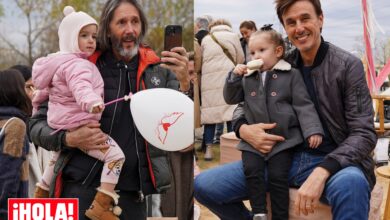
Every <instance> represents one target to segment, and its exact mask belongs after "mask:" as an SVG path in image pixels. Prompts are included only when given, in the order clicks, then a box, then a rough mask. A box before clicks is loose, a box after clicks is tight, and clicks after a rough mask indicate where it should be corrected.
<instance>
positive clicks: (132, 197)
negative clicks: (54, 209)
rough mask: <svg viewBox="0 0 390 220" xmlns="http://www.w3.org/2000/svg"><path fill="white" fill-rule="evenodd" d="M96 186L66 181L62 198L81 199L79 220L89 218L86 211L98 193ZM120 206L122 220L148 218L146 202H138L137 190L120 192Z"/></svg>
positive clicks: (142, 219) (143, 219) (144, 219)
mask: <svg viewBox="0 0 390 220" xmlns="http://www.w3.org/2000/svg"><path fill="white" fill-rule="evenodd" d="M96 192H97V191H96V189H95V188H94V187H86V186H83V185H80V184H76V183H70V182H64V187H63V191H62V194H61V197H62V198H78V199H79V220H87V219H89V218H87V217H86V216H85V211H86V210H87V209H88V208H89V206H90V205H91V204H92V201H93V199H94V198H95V195H96ZM118 194H119V196H120V198H119V204H118V205H119V207H121V209H122V214H121V215H120V216H119V218H120V219H121V220H122V219H123V220H128V219H131V220H146V203H145V200H144V201H143V202H138V201H137V200H138V193H137V192H123V191H121V192H118Z"/></svg>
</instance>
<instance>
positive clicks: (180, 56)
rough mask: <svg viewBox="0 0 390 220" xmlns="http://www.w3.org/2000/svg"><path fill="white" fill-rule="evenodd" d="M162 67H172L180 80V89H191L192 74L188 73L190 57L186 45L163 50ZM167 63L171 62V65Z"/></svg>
mask: <svg viewBox="0 0 390 220" xmlns="http://www.w3.org/2000/svg"><path fill="white" fill-rule="evenodd" d="M161 55H162V56H163V57H162V58H161V62H163V63H162V64H160V66H161V67H164V68H167V69H170V70H171V71H172V72H173V73H175V75H176V78H177V80H178V81H179V82H180V90H181V91H188V90H189V89H190V74H189V73H188V57H187V52H186V49H184V47H174V48H172V50H171V51H163V52H161ZM166 63H170V64H169V65H168V64H166Z"/></svg>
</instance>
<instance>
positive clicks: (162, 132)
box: [156, 112, 184, 144]
mask: <svg viewBox="0 0 390 220" xmlns="http://www.w3.org/2000/svg"><path fill="white" fill-rule="evenodd" d="M183 114H184V113H183V112H173V113H170V114H168V115H165V116H164V117H162V118H161V120H160V121H159V122H158V125H157V128H156V134H157V137H158V139H159V140H160V141H161V143H162V144H165V141H166V139H167V137H168V131H169V128H170V127H171V126H172V125H174V124H175V123H176V122H177V121H178V120H179V118H180V117H181V116H182V115H183Z"/></svg>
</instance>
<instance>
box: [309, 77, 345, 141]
mask: <svg viewBox="0 0 390 220" xmlns="http://www.w3.org/2000/svg"><path fill="white" fill-rule="evenodd" d="M311 80H312V81H313V86H314V95H315V96H316V99H317V102H318V108H320V100H319V98H318V94H317V84H316V77H315V76H314V74H311ZM317 113H318V116H319V117H320V118H322V120H323V121H324V123H325V124H326V126H327V127H328V131H329V133H330V137H331V138H332V139H333V140H334V142H335V143H336V144H339V143H338V141H337V140H336V138H335V137H336V135H335V133H334V131H333V130H332V126H329V121H328V120H327V119H326V118H325V117H323V114H322V112H321V109H318V111H317Z"/></svg>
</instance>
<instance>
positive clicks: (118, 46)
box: [111, 34, 142, 59]
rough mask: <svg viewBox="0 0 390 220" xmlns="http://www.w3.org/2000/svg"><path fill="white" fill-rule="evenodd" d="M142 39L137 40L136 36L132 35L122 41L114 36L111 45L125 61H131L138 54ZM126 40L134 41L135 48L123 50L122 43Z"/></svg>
mask: <svg viewBox="0 0 390 220" xmlns="http://www.w3.org/2000/svg"><path fill="white" fill-rule="evenodd" d="M141 39H142V37H141V36H140V37H139V38H137V37H136V36H134V35H132V34H130V35H127V36H125V37H123V38H122V39H118V38H116V37H114V36H111V43H112V46H113V49H114V50H115V51H117V52H118V54H119V55H121V56H122V57H123V58H125V59H131V58H133V57H134V56H135V55H137V53H138V48H139V44H140V42H141ZM126 40H131V41H134V47H133V48H131V49H126V48H123V46H122V43H123V42H124V41H126Z"/></svg>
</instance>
